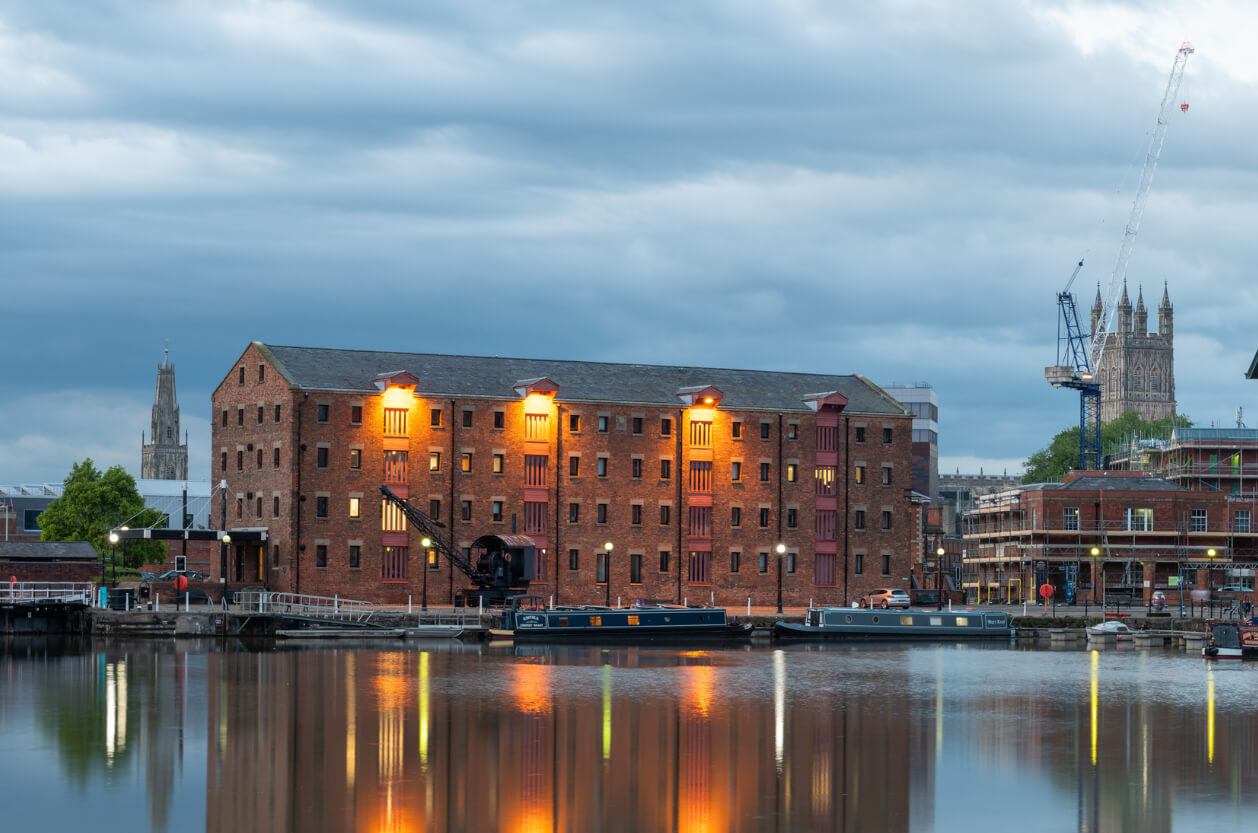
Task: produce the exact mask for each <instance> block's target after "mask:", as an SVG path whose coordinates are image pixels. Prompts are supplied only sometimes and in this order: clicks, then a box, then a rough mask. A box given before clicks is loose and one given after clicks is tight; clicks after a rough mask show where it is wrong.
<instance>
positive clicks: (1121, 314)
mask: <svg viewBox="0 0 1258 833" xmlns="http://www.w3.org/2000/svg"><path fill="white" fill-rule="evenodd" d="M1118 332H1119V333H1120V334H1125V333H1129V332H1131V298H1129V297H1127V279H1126V278H1123V297H1122V298H1119V299H1118Z"/></svg>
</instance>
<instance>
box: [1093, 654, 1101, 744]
mask: <svg viewBox="0 0 1258 833" xmlns="http://www.w3.org/2000/svg"><path fill="white" fill-rule="evenodd" d="M1100 673H1101V653H1100V652H1099V651H1095V650H1094V651H1092V709H1091V713H1092V766H1096V734H1097V728H1098V727H1097V720H1096V707H1097V696H1096V691H1097V682H1098V680H1099V679H1100Z"/></svg>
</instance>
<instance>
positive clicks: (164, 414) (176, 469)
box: [140, 347, 188, 480]
mask: <svg viewBox="0 0 1258 833" xmlns="http://www.w3.org/2000/svg"><path fill="white" fill-rule="evenodd" d="M150 439H151V442H149V443H146V444H144V445H143V446H142V447H141V449H140V477H141V478H143V479H146V480H187V479H188V445H187V443H186V442H184V443H180V442H179V439H180V438H179V402H178V401H177V400H176V398H175V366H174V365H172V364H171V363H170V347H166V348H165V351H164V353H163V355H162V363H161V364H159V365H158V366H157V392H156V394H155V395H154V396H153V423H152V433H151V434H150Z"/></svg>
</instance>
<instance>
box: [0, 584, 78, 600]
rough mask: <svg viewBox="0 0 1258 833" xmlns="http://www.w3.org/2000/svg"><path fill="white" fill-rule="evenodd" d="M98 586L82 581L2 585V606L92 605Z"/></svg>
mask: <svg viewBox="0 0 1258 833" xmlns="http://www.w3.org/2000/svg"><path fill="white" fill-rule="evenodd" d="M95 592H96V585H95V584H93V583H91V582H82V581H24V582H17V583H13V582H10V583H7V584H0V604H31V603H34V602H63V603H67V604H85V605H90V604H92V601H93V598H94V594H95Z"/></svg>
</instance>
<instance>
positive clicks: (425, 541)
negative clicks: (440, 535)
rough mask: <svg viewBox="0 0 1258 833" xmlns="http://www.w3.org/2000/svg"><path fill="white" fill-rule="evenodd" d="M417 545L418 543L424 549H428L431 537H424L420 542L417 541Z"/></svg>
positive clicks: (430, 544)
mask: <svg viewBox="0 0 1258 833" xmlns="http://www.w3.org/2000/svg"><path fill="white" fill-rule="evenodd" d="M419 545H420V546H421V547H423V548H424V549H428V548H429V547H431V546H432V539H431V538H425V539H423V540H422V541H420V542H419Z"/></svg>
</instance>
